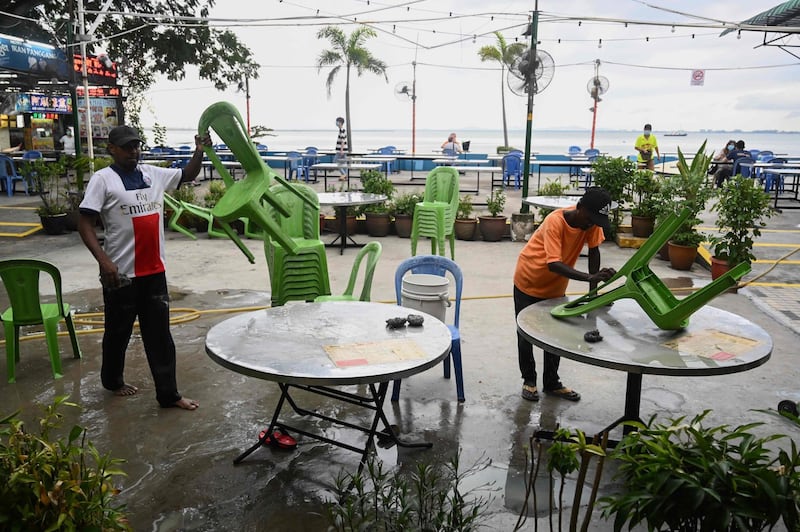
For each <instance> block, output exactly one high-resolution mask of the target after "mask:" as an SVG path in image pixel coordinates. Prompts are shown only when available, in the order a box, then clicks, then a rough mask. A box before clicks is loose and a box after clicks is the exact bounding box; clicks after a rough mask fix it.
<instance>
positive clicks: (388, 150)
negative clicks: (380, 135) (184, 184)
mask: <svg viewBox="0 0 800 532" xmlns="http://www.w3.org/2000/svg"><path fill="white" fill-rule="evenodd" d="M396 149H397V148H395V147H394V146H384V147H383V148H378V153H379V154H380V155H394V151H395V150H396Z"/></svg>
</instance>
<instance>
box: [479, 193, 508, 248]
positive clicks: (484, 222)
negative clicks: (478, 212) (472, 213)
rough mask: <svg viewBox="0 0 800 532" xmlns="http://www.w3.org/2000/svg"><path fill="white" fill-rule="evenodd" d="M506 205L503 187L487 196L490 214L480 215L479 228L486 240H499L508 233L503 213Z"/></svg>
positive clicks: (487, 207)
mask: <svg viewBox="0 0 800 532" xmlns="http://www.w3.org/2000/svg"><path fill="white" fill-rule="evenodd" d="M505 206H506V194H505V192H503V190H502V189H495V190H492V191H491V193H490V194H489V196H487V197H486V210H488V211H489V216H478V220H479V221H480V223H479V224H478V228H479V229H480V232H481V237H482V238H483V239H484V240H485V241H486V242H499V241H500V239H502V238H503V236H504V235H505V234H506V219H507V218H506V217H505V216H503V215H501V214H500V213H502V212H503V208H504V207H505Z"/></svg>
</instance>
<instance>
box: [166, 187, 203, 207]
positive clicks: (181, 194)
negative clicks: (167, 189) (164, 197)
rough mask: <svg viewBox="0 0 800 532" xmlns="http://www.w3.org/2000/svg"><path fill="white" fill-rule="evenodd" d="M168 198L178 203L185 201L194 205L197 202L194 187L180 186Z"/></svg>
mask: <svg viewBox="0 0 800 532" xmlns="http://www.w3.org/2000/svg"><path fill="white" fill-rule="evenodd" d="M170 196H172V197H173V198H175V199H176V200H178V201H185V202H186V203H195V202H196V201H197V194H196V193H195V190H194V187H190V186H186V185H182V186H180V187H178V189H177V190H173V191H172V192H171V193H170Z"/></svg>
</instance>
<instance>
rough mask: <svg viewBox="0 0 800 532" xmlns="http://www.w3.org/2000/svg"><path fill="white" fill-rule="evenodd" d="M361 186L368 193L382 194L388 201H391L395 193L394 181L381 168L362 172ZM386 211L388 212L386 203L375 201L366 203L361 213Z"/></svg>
mask: <svg viewBox="0 0 800 532" xmlns="http://www.w3.org/2000/svg"><path fill="white" fill-rule="evenodd" d="M361 188H362V190H363V191H364V192H365V193H368V194H382V195H384V196H386V201H387V202H388V201H391V200H392V196H393V195H394V183H392V181H391V179H389V178H388V177H386V176H384V175H383V172H381V171H379V170H365V171H364V172H361ZM368 212H373V213H385V212H388V206H387V205H386V203H385V202H384V203H373V204H370V205H364V206H363V207H362V208H361V211H360V213H368Z"/></svg>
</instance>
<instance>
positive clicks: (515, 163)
mask: <svg viewBox="0 0 800 532" xmlns="http://www.w3.org/2000/svg"><path fill="white" fill-rule="evenodd" d="M512 177H513V178H514V188H515V189H519V187H520V179H521V178H522V159H521V158H520V156H519V155H517V154H516V153H509V154H507V155H505V156H504V157H503V186H504V187H505V186H506V185H510V184H511V178H512Z"/></svg>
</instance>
